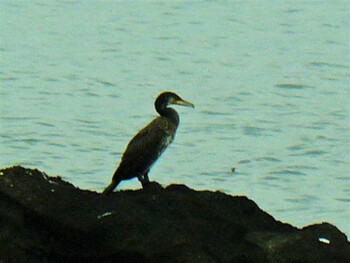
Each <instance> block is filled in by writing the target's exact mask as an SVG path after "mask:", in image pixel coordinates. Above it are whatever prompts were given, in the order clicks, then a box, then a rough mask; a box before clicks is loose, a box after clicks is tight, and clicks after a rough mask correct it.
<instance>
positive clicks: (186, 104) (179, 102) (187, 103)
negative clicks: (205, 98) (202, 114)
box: [172, 99, 194, 108]
mask: <svg viewBox="0 0 350 263" xmlns="http://www.w3.org/2000/svg"><path fill="white" fill-rule="evenodd" d="M172 104H176V105H181V106H186V107H191V108H194V105H193V104H192V103H191V102H188V101H185V100H183V99H180V100H173V101H172Z"/></svg>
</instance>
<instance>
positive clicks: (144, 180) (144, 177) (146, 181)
mask: <svg viewBox="0 0 350 263" xmlns="http://www.w3.org/2000/svg"><path fill="white" fill-rule="evenodd" d="M137 178H138V179H139V181H140V182H141V184H142V187H145V186H146V185H147V184H149V178H148V171H147V172H145V173H144V174H142V175H140V176H138V177H137Z"/></svg>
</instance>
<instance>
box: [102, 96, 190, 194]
mask: <svg viewBox="0 0 350 263" xmlns="http://www.w3.org/2000/svg"><path fill="white" fill-rule="evenodd" d="M169 104H176V105H182V106H187V107H192V108H194V105H193V104H192V103H190V102H187V101H185V100H183V99H181V98H180V97H179V96H178V95H176V94H175V93H173V92H163V93H161V94H160V95H159V96H158V97H157V99H156V101H155V103H154V106H155V108H156V111H157V112H158V113H159V115H160V116H158V117H157V118H155V119H154V120H153V121H151V122H150V123H149V124H148V125H147V126H146V127H144V128H143V129H142V130H140V131H139V132H138V133H137V134H136V135H135V136H134V137H133V138H132V139H131V141H130V142H129V144H128V145H127V147H126V150H125V152H124V154H123V157H122V159H121V162H120V164H119V166H118V168H117V169H116V171H115V172H114V174H113V177H112V182H111V183H110V184H109V185H108V186H107V187H106V189H105V190H104V191H103V194H105V195H108V194H110V193H111V192H113V190H114V189H115V188H116V187H117V185H118V184H119V183H120V182H121V181H122V180H127V179H131V178H134V177H137V178H138V179H139V181H140V182H141V184H142V186H145V185H146V184H147V183H149V179H148V172H149V170H150V168H151V166H152V165H153V164H154V162H155V161H156V160H157V159H158V157H159V156H160V155H161V154H162V153H163V152H164V150H165V149H166V148H167V146H168V145H169V144H170V143H171V142H172V141H173V139H174V136H175V133H176V129H177V127H178V125H179V114H178V113H177V112H176V111H175V110H174V109H173V108H168V105H169Z"/></svg>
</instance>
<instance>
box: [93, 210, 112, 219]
mask: <svg viewBox="0 0 350 263" xmlns="http://www.w3.org/2000/svg"><path fill="white" fill-rule="evenodd" d="M112 214H113V213H112V212H106V213H104V214H101V215H98V216H97V219H101V218H103V217H106V216H111V215H112Z"/></svg>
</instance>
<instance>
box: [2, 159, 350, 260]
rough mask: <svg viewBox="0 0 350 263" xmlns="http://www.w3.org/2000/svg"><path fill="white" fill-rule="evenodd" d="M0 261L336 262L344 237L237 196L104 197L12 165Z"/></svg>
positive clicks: (173, 189) (164, 193)
mask: <svg viewBox="0 0 350 263" xmlns="http://www.w3.org/2000/svg"><path fill="white" fill-rule="evenodd" d="M320 238H321V241H323V242H321V241H320ZM322 238H324V239H322ZM328 241H329V242H328ZM0 262H191V263H195V262H201V263H202V262H327V263H329V262H342V263H343V262H350V244H349V242H348V240H347V237H346V236H345V234H343V233H342V232H340V231H339V230H338V229H337V228H336V227H335V226H332V225H330V224H328V223H322V224H317V225H312V226H308V227H305V228H303V229H298V228H295V227H293V226H291V225H288V224H284V223H282V222H279V221H276V220H275V219H274V218H273V217H272V216H270V215H269V214H267V213H265V212H264V211H262V210H261V209H260V208H259V207H258V206H257V205H256V204H255V203H254V202H253V201H252V200H249V199H248V198H247V197H243V196H235V197H233V196H229V195H226V194H223V193H221V192H210V191H194V190H192V189H190V188H188V187H186V186H184V185H170V186H168V187H166V188H163V187H161V186H160V185H159V184H157V183H151V184H149V185H147V186H146V187H145V189H142V190H136V191H118V192H116V193H113V194H111V195H109V196H107V197H105V196H102V195H101V194H99V193H96V192H92V191H86V190H80V189H77V188H75V187H74V186H73V185H71V184H69V183H67V182H65V181H63V180H62V179H61V178H60V177H49V176H47V175H46V174H44V173H42V172H40V171H38V170H31V169H25V168H22V167H19V166H17V167H12V168H8V169H3V170H1V171H0Z"/></svg>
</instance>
